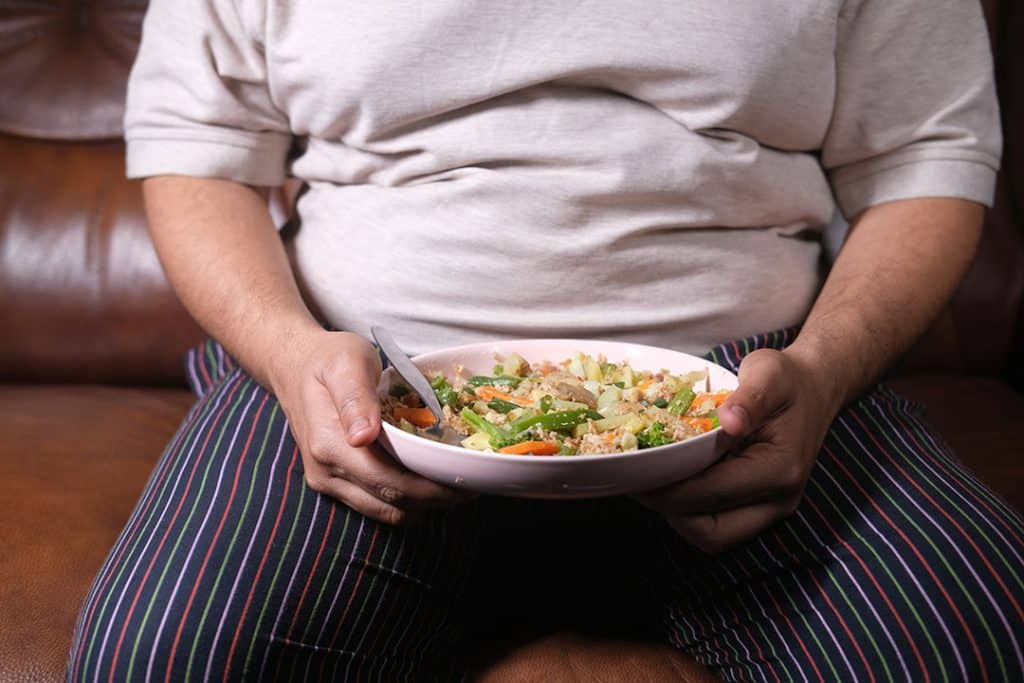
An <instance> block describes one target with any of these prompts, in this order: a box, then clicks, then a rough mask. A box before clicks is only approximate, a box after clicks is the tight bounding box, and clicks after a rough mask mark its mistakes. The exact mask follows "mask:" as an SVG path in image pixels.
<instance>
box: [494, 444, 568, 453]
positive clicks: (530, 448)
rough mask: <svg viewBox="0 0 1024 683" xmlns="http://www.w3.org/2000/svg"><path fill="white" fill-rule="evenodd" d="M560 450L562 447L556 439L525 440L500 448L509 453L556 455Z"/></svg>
mask: <svg viewBox="0 0 1024 683" xmlns="http://www.w3.org/2000/svg"><path fill="white" fill-rule="evenodd" d="M559 450H561V449H560V447H559V446H558V442H556V441H523V442H522V443H515V444H512V445H511V446H505V447H504V448H499V449H498V452H499V453H507V454H509V455H530V454H533V455H554V454H555V453H557V452H558V451H559Z"/></svg>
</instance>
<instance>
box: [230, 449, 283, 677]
mask: <svg viewBox="0 0 1024 683" xmlns="http://www.w3.org/2000/svg"><path fill="white" fill-rule="evenodd" d="M298 455H299V447H298V446H295V447H294V448H293V449H292V459H291V462H290V463H289V464H288V471H287V472H286V473H285V477H284V493H282V494H281V503H280V505H278V506H277V516H276V517H275V518H274V526H273V528H272V529H271V530H270V537H269V538H268V539H267V545H266V547H265V548H264V549H263V557H261V558H260V564H259V567H257V568H256V577H255V578H254V579H253V580H252V586H250V587H249V594H248V595H247V596H246V598H245V606H244V607H243V608H242V614H241V616H240V617H239V618H238V625H237V626H236V627H235V635H234V636H233V637H232V638H231V648H230V649H229V650H228V658H227V661H226V662H225V665H224V681H225V682H226V681H227V680H228V677H229V674H230V673H231V660H232V658H234V656H235V647H236V646H237V645H238V638H239V636H240V635H241V633H242V625H243V624H244V623H245V615H246V614H247V613H248V612H249V607H250V605H251V604H252V597H253V595H254V594H255V592H256V586H258V585H259V582H260V575H262V574H263V567H264V565H265V564H266V563H267V556H268V555H270V548H271V546H272V545H273V544H274V536H276V535H277V529H278V527H279V526H280V524H281V517H282V516H283V515H284V508H285V504H286V503H287V502H288V489H289V487H290V486H291V483H292V477H291V474H292V469H293V468H294V467H295V461H296V460H297V459H298ZM253 533H255V531H254V532H253Z"/></svg>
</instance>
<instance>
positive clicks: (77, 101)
mask: <svg viewBox="0 0 1024 683" xmlns="http://www.w3.org/2000/svg"><path fill="white" fill-rule="evenodd" d="M145 9H146V2H145V0H106V1H96V0H93V1H91V2H88V1H86V0H34V1H33V2H8V3H3V7H2V8H0V83H3V84H4V91H5V96H4V97H0V130H2V131H5V132H7V133H16V134H18V135H24V136H30V137H42V138H51V139H64V140H89V139H98V138H118V137H121V133H122V130H123V128H122V122H121V121H122V118H123V117H124V99H125V85H126V83H127V80H128V71H129V69H130V68H131V65H132V61H133V60H134V59H135V52H136V50H137V49H138V44H139V35H140V32H141V24H142V17H143V14H144V13H145ZM15 93H17V94H16V95H15Z"/></svg>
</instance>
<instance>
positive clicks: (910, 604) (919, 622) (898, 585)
mask: <svg viewBox="0 0 1024 683" xmlns="http://www.w3.org/2000/svg"><path fill="white" fill-rule="evenodd" d="M836 441H839V439H838V438H837V439H836ZM844 448H845V447H844ZM847 453H849V450H847ZM850 459H851V460H856V458H855V457H852V454H851V458H850ZM808 483H809V484H812V485H813V486H814V487H815V488H816V489H818V493H820V494H821V496H822V497H823V498H824V499H825V500H826V501H827V502H828V504H829V505H830V506H831V507H832V509H833V510H834V511H835V513H836V515H837V516H838V517H839V519H841V520H842V522H843V525H844V527H845V528H847V529H849V530H850V531H852V532H853V535H854V536H856V537H857V540H858V541H860V543H861V544H862V545H863V546H864V547H865V548H867V549H868V550H869V551H870V552H871V554H872V555H873V556H874V558H875V561H876V562H877V563H878V566H879V567H881V568H882V571H884V572H885V574H886V576H888V577H889V580H890V581H892V584H893V586H895V587H896V592H898V593H899V594H900V597H902V598H903V602H904V603H906V605H907V608H908V609H909V610H910V613H911V614H913V615H914V620H915V621H916V622H917V625H918V626H919V627H920V628H921V632H922V633H924V636H925V639H927V641H928V645H929V646H930V647H931V650H932V655H934V657H935V661H937V662H938V663H939V668H940V669H941V670H942V680H944V681H948V680H949V673H948V672H947V671H946V665H945V662H944V661H943V659H942V657H941V656H940V655H939V649H938V647H936V645H935V641H934V640H933V639H932V634H931V629H929V628H928V627H927V626H925V624H924V621H923V620H922V619H921V615H920V614H919V613H918V611H917V608H916V607H914V603H913V602H911V600H910V598H909V597H907V594H906V593H905V592H904V590H903V586H902V582H901V581H899V580H897V579H896V576H895V575H894V574H893V573H892V570H891V569H889V565H888V563H887V562H885V561H884V560H883V559H882V557H881V555H879V553H878V551H877V550H875V546H874V545H872V544H871V543H869V542H868V540H867V539H866V538H864V536H863V535H862V534H861V533H860V532H859V531H858V530H857V526H856V525H855V523H854V522H852V521H851V520H850V518H849V517H847V516H846V515H845V514H843V511H842V508H841V507H840V506H839V505H837V504H836V502H835V501H834V500H832V497H831V496H829V495H828V494H827V493H826V492H825V489H824V488H823V487H822V485H821V484H819V483H818V482H817V481H815V479H814V477H811V478H810V479H809V480H808ZM836 485H837V486H838V482H837V484H836ZM893 552H895V550H894V551H893ZM879 590H881V589H879ZM921 590H922V592H923V590H924V589H923V588H922V589H921ZM907 638H908V639H909V638H910V636H909V635H908V636H907Z"/></svg>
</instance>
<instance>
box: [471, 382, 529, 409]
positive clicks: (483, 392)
mask: <svg viewBox="0 0 1024 683" xmlns="http://www.w3.org/2000/svg"><path fill="white" fill-rule="evenodd" d="M476 395H477V396H479V397H480V398H481V399H483V400H485V401H490V400H491V399H495V398H500V399H501V400H502V401H508V402H509V403H515V404H516V405H517V406H524V405H526V402H524V401H523V399H521V398H519V397H517V396H513V395H512V394H506V393H505V392H504V391H501V390H500V389H495V388H494V387H487V386H484V387H480V388H479V389H477V390H476Z"/></svg>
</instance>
